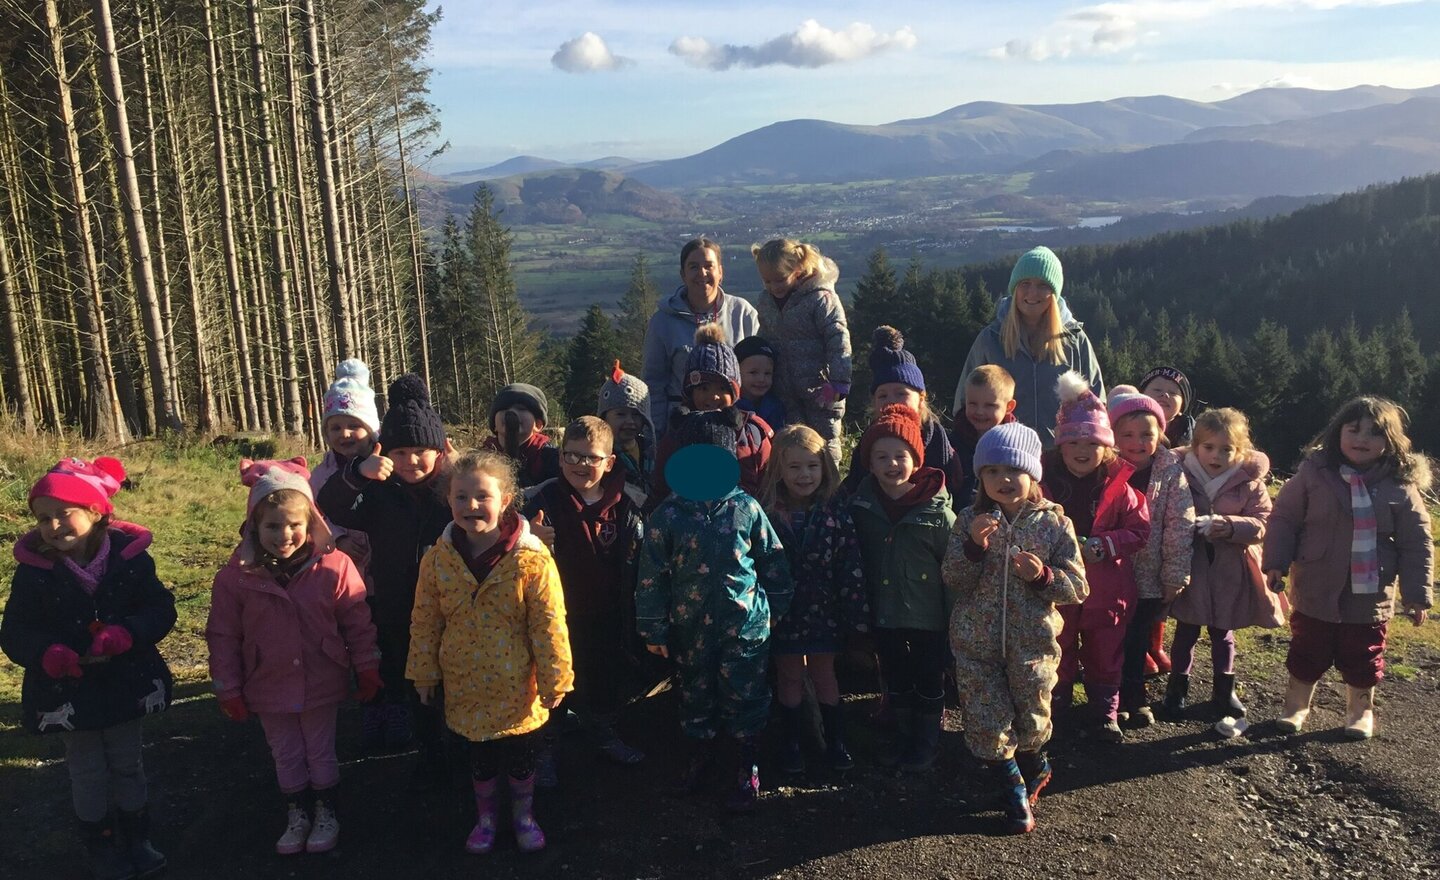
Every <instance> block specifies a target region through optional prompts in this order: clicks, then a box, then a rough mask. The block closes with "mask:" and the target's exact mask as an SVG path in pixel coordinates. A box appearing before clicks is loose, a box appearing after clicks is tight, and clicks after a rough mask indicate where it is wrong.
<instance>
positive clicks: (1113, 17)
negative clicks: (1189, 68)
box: [983, 0, 1426, 61]
mask: <svg viewBox="0 0 1440 880" xmlns="http://www.w3.org/2000/svg"><path fill="white" fill-rule="evenodd" d="M1422 2H1426V0H1119V2H1111V3H1098V4H1095V5H1093V6H1084V7H1081V8H1080V9H1077V10H1075V11H1073V12H1070V13H1067V14H1065V15H1062V16H1061V17H1060V18H1058V19H1056V20H1055V21H1054V22H1052V23H1051V24H1050V25H1049V26H1048V27H1046V28H1044V29H1043V33H1042V35H1041V36H1039V37H1036V38H1034V39H1020V38H1017V39H1013V40H1009V41H1007V42H1006V43H1005V44H1004V45H1003V46H998V47H996V48H994V49H990V50H989V51H987V52H985V53H983V54H984V56H985V57H987V58H993V59H999V60H1020V61H1045V60H1048V59H1051V58H1069V57H1071V56H1076V55H1082V56H1096V55H1110V54H1114V53H1117V52H1123V51H1125V50H1127V49H1133V48H1135V47H1136V46H1138V45H1139V44H1140V43H1141V42H1144V41H1146V40H1149V39H1153V38H1154V37H1156V36H1159V35H1160V34H1161V33H1162V32H1163V29H1164V28H1165V27H1166V26H1172V25H1181V24H1186V25H1193V24H1197V23H1200V22H1204V21H1207V20H1209V19H1214V18H1219V17H1222V16H1225V15H1227V14H1230V13H1235V12H1247V11H1249V12H1256V11H1266V10H1269V11H1276V12H1286V11H1288V12H1303V11H1316V12H1325V11H1330V10H1334V9H1341V8H1345V7H1376V6H1399V5H1407V4H1413V3H1422Z"/></svg>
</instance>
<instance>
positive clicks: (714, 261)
mask: <svg viewBox="0 0 1440 880" xmlns="http://www.w3.org/2000/svg"><path fill="white" fill-rule="evenodd" d="M724 277H725V267H724V266H723V265H722V264H721V261H720V245H718V244H716V243H715V242H713V241H711V240H710V239H708V238H696V239H691V240H690V241H688V242H686V244H685V247H683V248H681V250H680V281H681V284H680V287H679V288H677V289H676V290H675V292H674V293H672V294H670V296H668V297H667V298H665V299H664V300H662V301H661V302H660V305H659V306H658V307H657V308H656V310H655V314H653V315H651V316H650V323H649V324H648V325H646V327H645V365H644V368H643V370H642V372H643V374H644V377H645V384H646V385H647V386H649V388H650V421H651V422H653V423H654V425H655V428H656V430H657V431H662V432H663V431H664V430H665V426H667V425H669V424H670V412H671V410H673V409H675V408H677V407H679V406H680V404H681V392H682V389H683V388H684V384H685V362H686V359H687V358H689V356H690V348H691V346H692V345H693V344H694V342H695V330H696V328H698V327H700V326H701V325H703V324H709V323H716V324H719V325H720V326H721V327H723V328H724V329H725V336H726V339H727V342H728V343H729V345H731V346H734V345H735V343H737V342H739V341H740V340H742V339H744V338H745V337H747V336H754V335H755V334H756V333H758V332H759V331H760V316H759V314H757V313H756V311H755V307H754V306H752V305H750V303H748V302H746V301H745V300H743V299H740V298H739V297H737V296H729V295H728V294H726V293H725V291H724V289H722V288H721V287H720V282H721V280H723V279H724Z"/></svg>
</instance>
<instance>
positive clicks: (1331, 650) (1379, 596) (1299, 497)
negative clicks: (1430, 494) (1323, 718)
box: [1264, 397, 1434, 739]
mask: <svg viewBox="0 0 1440 880" xmlns="http://www.w3.org/2000/svg"><path fill="white" fill-rule="evenodd" d="M1429 489H1430V463H1429V461H1428V460H1427V459H1426V458H1425V456H1423V455H1421V454H1420V453H1417V452H1414V451H1412V449H1411V446H1410V438H1409V437H1408V436H1406V434H1405V411H1404V410H1402V409H1401V408H1400V407H1399V406H1397V405H1396V404H1395V403H1393V402H1391V401H1389V400H1386V399H1384V398H1381V397H1357V398H1355V399H1354V400H1351V401H1349V402H1348V403H1346V404H1345V405H1344V406H1342V407H1340V409H1339V411H1337V412H1336V413H1335V415H1334V417H1332V418H1331V419H1330V424H1329V425H1328V426H1327V427H1326V428H1325V430H1324V431H1322V432H1320V434H1319V435H1317V436H1316V437H1315V439H1314V441H1312V442H1311V444H1310V449H1309V454H1308V455H1307V457H1306V459H1305V461H1304V463H1303V464H1301V465H1300V470H1299V471H1297V472H1296V474H1295V476H1294V478H1293V479H1291V480H1290V481H1289V482H1288V483H1286V484H1285V487H1284V488H1283V489H1281V490H1280V496H1279V497H1278V498H1276V499H1275V509H1274V510H1273V511H1272V512H1271V514H1270V525H1269V528H1268V529H1267V531H1266V534H1265V556H1264V569H1265V576H1266V578H1267V579H1268V581H1269V586H1270V589H1272V590H1276V589H1279V588H1280V583H1281V578H1282V577H1284V576H1285V573H1286V572H1287V571H1288V572H1289V574H1290V599H1291V602H1292V603H1293V605H1294V610H1293V611H1292V612H1291V615H1290V632H1291V638H1290V651H1289V654H1288V655H1287V656H1286V658H1285V665H1286V667H1287V668H1288V669H1289V670H1290V685H1289V687H1288V688H1287V689H1286V691H1285V709H1284V714H1283V715H1282V717H1281V718H1280V721H1279V724H1280V727H1281V729H1282V730H1284V731H1286V732H1287V733H1299V732H1300V729H1301V728H1302V727H1303V726H1304V724H1305V719H1306V716H1308V715H1309V713H1310V698H1311V697H1312V696H1313V695H1314V693H1315V683H1316V682H1317V681H1319V680H1320V678H1321V676H1323V675H1324V674H1325V671H1326V670H1327V669H1329V668H1330V667H1331V666H1334V667H1335V668H1336V669H1338V670H1339V671H1340V677H1341V678H1342V679H1343V680H1344V682H1345V734H1346V735H1347V736H1349V737H1351V738H1353V739H1369V738H1370V737H1371V736H1372V735H1373V734H1374V732H1375V685H1376V683H1378V682H1379V681H1380V679H1381V677H1382V676H1383V674H1384V671H1385V635H1386V630H1387V629H1388V628H1389V625H1390V618H1391V617H1392V616H1393V615H1394V613H1395V594H1396V586H1397V585H1398V586H1399V593H1400V601H1401V605H1402V607H1403V609H1404V614H1405V615H1406V616H1408V617H1409V618H1410V621H1411V622H1412V623H1413V624H1415V625H1416V626H1420V625H1421V624H1423V623H1424V622H1425V617H1426V611H1427V609H1429V608H1430V604H1431V600H1432V598H1433V594H1432V592H1431V589H1432V588H1431V569H1432V566H1433V562H1434V548H1433V546H1432V545H1431V543H1430V514H1429V512H1428V510H1427V509H1426V507H1425V499H1424V494H1425V493H1426V492H1427V491H1428V490H1429Z"/></svg>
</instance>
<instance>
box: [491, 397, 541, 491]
mask: <svg viewBox="0 0 1440 880" xmlns="http://www.w3.org/2000/svg"><path fill="white" fill-rule="evenodd" d="M548 413H549V403H548V401H547V399H546V397H545V392H544V391H541V390H540V389H539V388H537V387H535V386H534V385H527V384H525V383H524V382H515V383H513V384H510V385H506V386H505V387H504V388H501V389H500V390H499V391H497V392H496V393H495V400H494V401H492V402H491V403H490V430H492V431H494V432H495V435H494V436H493V437H489V438H487V439H486V440H485V442H484V443H482V444H480V448H481V449H489V450H491V451H492V452H500V453H503V454H505V455H507V456H509V457H510V458H511V459H513V460H514V461H515V464H516V465H517V466H518V467H519V468H520V488H522V489H528V488H530V487H531V486H538V485H540V484H541V483H543V482H545V481H546V480H553V479H555V478H556V477H558V476H560V450H559V449H556V448H555V444H554V443H551V442H550V438H549V437H547V436H545V424H546V422H548V421H549V415H548Z"/></svg>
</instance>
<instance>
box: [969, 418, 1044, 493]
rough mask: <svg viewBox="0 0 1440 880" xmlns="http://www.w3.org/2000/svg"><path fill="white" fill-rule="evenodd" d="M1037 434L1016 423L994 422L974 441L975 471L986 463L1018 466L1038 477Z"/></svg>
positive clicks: (1039, 446)
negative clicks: (994, 424) (996, 423)
mask: <svg viewBox="0 0 1440 880" xmlns="http://www.w3.org/2000/svg"><path fill="white" fill-rule="evenodd" d="M1042 448H1043V447H1042V446H1041V443H1040V435H1039V434H1036V433H1035V430H1034V429H1033V428H1028V427H1026V426H1025V425H1022V424H1020V423H1019V422H1006V423H1005V424H1003V425H996V426H995V427H993V428H991V429H990V430H988V431H986V432H985V433H984V434H982V435H981V436H980V442H979V443H977V444H975V473H976V474H979V473H980V469H981V468H983V467H986V466H987V465H1005V466H1007V467H1013V468H1019V469H1020V470H1022V471H1024V472H1025V473H1027V474H1029V475H1030V476H1031V477H1033V478H1034V479H1036V480H1038V479H1040V475H1041V467H1040V452H1041V450H1042Z"/></svg>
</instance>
